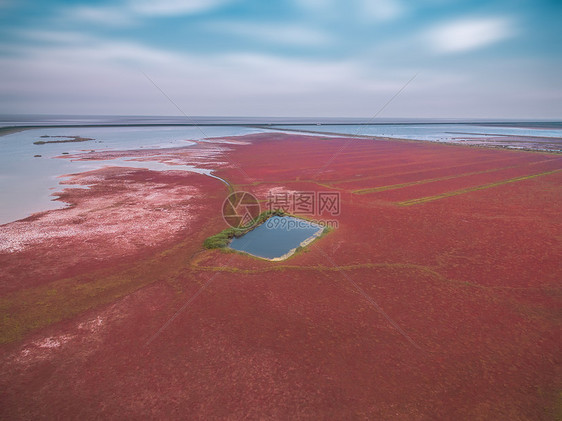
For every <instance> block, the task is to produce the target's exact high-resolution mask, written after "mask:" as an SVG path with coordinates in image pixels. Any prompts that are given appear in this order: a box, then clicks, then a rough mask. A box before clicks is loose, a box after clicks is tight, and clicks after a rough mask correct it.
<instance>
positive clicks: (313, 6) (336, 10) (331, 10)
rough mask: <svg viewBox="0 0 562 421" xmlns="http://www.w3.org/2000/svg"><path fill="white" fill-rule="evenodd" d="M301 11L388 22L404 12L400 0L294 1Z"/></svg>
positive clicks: (337, 17)
mask: <svg viewBox="0 0 562 421" xmlns="http://www.w3.org/2000/svg"><path fill="white" fill-rule="evenodd" d="M294 1H295V3H296V5H297V7H299V8H301V9H302V10H305V11H308V12H312V13H315V14H320V15H321V16H324V17H330V18H336V19H340V18H341V16H342V14H345V15H347V14H349V13H351V15H353V16H354V17H355V19H357V20H358V21H390V20H394V19H396V18H398V17H399V16H401V15H402V14H403V13H404V12H405V8H404V6H403V5H402V1H401V0H294Z"/></svg>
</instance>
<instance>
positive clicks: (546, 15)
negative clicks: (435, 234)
mask: <svg viewBox="0 0 562 421" xmlns="http://www.w3.org/2000/svg"><path fill="white" fill-rule="evenodd" d="M561 18H562V6H561V4H560V2H557V1H540V0H539V1H531V0H511V1H507V0H506V1H501V0H496V1H474V0H471V1H455V2H450V1H447V0H424V1H416V2H413V1H406V0H345V1H344V0H289V1H279V2H277V1H275V2H273V1H272V2H269V1H267V2H266V1H263V0H248V1H243V0H183V1H180V0H160V1H154V0H116V1H111V2H109V1H108V2H103V1H101V2H95V1H90V2H84V1H72V0H57V1H48V2H37V1H30V0H0V74H1V76H2V77H1V78H0V112H1V113H9V114H11V113H47V114H121V115H135V114H144V115H177V114H178V111H177V109H176V108H175V107H174V105H173V104H171V103H170V101H168V100H167V99H166V98H165V97H164V95H162V93H160V92H159V91H158V90H157V89H156V88H155V87H154V86H153V84H152V83H151V82H150V81H149V80H148V79H147V77H145V74H146V75H148V76H149V77H150V78H151V79H152V80H153V81H154V82H155V83H156V84H157V85H158V86H159V87H160V88H161V89H162V90H163V91H164V92H166V93H167V94H168V95H169V96H170V97H171V98H172V99H173V100H174V101H175V102H176V103H177V104H178V105H179V106H180V108H181V109H182V110H183V111H184V112H185V113H186V114H188V115H212V116H221V115H222V116H303V117H304V116H306V117H315V116H318V117H320V116H325V117H330V116H341V117H346V116H349V117H370V116H372V115H373V114H375V113H376V112H377V110H378V109H379V108H380V107H381V106H382V105H383V104H384V103H386V101H387V100H388V99H389V98H391V97H392V96H393V95H394V94H395V93H396V92H397V91H399V90H400V89H401V88H402V87H403V86H404V84H405V83H406V82H407V81H408V80H410V79H411V78H412V77H413V76H414V75H417V77H416V78H415V79H414V81H412V83H410V84H409V85H408V86H407V88H406V89H404V91H403V92H402V93H401V94H400V95H399V96H398V97H397V98H396V99H395V100H394V101H393V102H392V103H391V104H390V105H389V106H388V107H387V108H385V110H384V113H382V114H381V117H385V118H389V117H404V118H411V117H429V118H519V119H558V120H560V118H561V117H562V82H561V80H560V76H559V73H560V68H562V52H561V51H562V49H561V48H560V45H562V30H561V29H560V25H559V22H560V21H561Z"/></svg>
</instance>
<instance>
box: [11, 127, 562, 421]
mask: <svg viewBox="0 0 562 421" xmlns="http://www.w3.org/2000/svg"><path fill="white" fill-rule="evenodd" d="M52 130H57V131H58V130H60V129H52ZM20 133H24V132H20ZM20 133H16V134H14V135H17V134H20ZM59 134H60V133H59ZM84 135H85V133H84ZM131 136H133V135H131ZM92 137H94V138H96V139H99V138H100V137H99V136H92ZM4 138H5V137H4ZM185 140H190V139H189V138H188V137H186V139H185ZM50 146H52V147H61V145H60V144H58V145H43V146H37V147H50ZM147 146H148V145H147ZM68 152H70V155H69V158H64V159H63V158H58V160H59V161H61V162H66V160H67V159H69V160H73V161H72V162H74V163H81V162H84V163H87V162H92V163H93V162H94V161H96V160H103V161H107V160H111V159H115V158H117V159H127V160H131V159H134V160H138V161H143V160H147V161H156V162H161V163H163V162H168V163H171V162H172V161H173V163H175V164H181V165H191V166H194V167H197V168H203V169H208V170H212V171H213V174H215V175H216V176H217V177H219V178H220V179H222V180H226V181H227V182H228V185H227V184H225V183H223V182H222V181H221V180H220V179H216V178H212V177H209V176H208V175H206V174H201V173H196V172H191V171H174V170H173V169H170V170H169V171H162V170H161V169H158V170H153V169H150V168H145V169H142V168H132V167H126V168H125V167H120V166H103V167H101V168H100V167H97V168H92V169H88V170H86V171H75V172H74V173H69V174H70V175H69V176H68V177H67V178H65V180H66V182H69V183H72V185H74V186H87V187H88V188H68V189H63V190H62V191H60V190H59V191H58V193H57V195H58V197H59V200H60V201H61V202H62V203H65V204H66V205H67V207H66V208H64V209H53V210H47V211H44V212H40V213H35V214H33V215H32V216H31V217H29V218H26V219H22V220H19V221H15V222H9V223H6V224H4V225H1V226H0V245H1V248H0V265H1V267H2V268H3V270H2V273H1V274H0V294H1V295H0V308H1V309H2V315H3V317H2V319H1V320H0V340H1V342H2V345H1V347H2V353H1V359H0V373H1V374H2V375H1V376H0V378H1V380H0V385H1V387H2V390H5V391H6V393H5V394H4V397H3V403H4V404H3V405H2V408H3V409H2V413H3V416H4V417H5V418H13V417H17V416H18V415H20V414H26V417H29V418H39V417H47V418H56V417H64V418H76V417H78V416H80V417H87V418H94V417H99V416H102V417H103V416H107V417H123V416H128V417H133V418H140V417H143V416H145V415H146V414H147V413H151V414H155V416H157V417H158V416H164V415H165V414H171V413H175V412H174V411H181V414H182V416H185V417H190V418H201V417H211V418H212V417H217V418H220V417H222V416H224V414H225V412H224V411H227V412H228V414H230V415H231V416H232V417H234V418H243V417H250V418H257V417H259V416H261V415H263V414H271V415H272V416H273V417H279V418H303V417H309V416H311V414H314V416H315V417H317V418H329V417H332V418H333V417H335V418H345V417H346V416H349V414H358V416H365V417H367V418H379V419H388V418H392V417H396V416H397V415H398V416H403V417H404V418H443V419H461V418H464V419H473V418H511V419H513V418H518V419H541V418H554V417H555V413H556V405H557V402H558V399H559V397H558V394H559V386H560V384H559V380H560V376H559V373H560V364H559V362H558V360H559V345H560V343H559V325H560V316H559V311H558V310H559V309H560V307H561V306H562V301H561V299H560V297H561V296H562V294H561V292H562V291H561V285H560V278H561V275H562V273H561V272H560V264H559V263H560V255H561V254H562V246H561V245H560V241H559V239H560V238H561V236H562V228H561V227H562V220H561V215H562V208H561V206H562V205H561V204H562V189H561V186H562V156H560V155H558V154H553V153H546V152H526V151H518V150H503V149H488V148H469V147H465V146H462V145H444V144H440V143H430V142H404V141H399V140H389V139H382V138H372V139H358V138H346V137H341V136H340V137H328V136H322V135H303V134H297V133H281V132H272V131H269V132H266V131H261V132H259V130H256V132H253V133H246V134H242V135H241V136H232V135H224V136H223V137H222V140H218V139H217V140H216V141H215V142H193V144H189V145H188V146H183V147H180V146H179V145H174V147H171V148H154V147H146V148H137V149H134V150H125V149H122V150H117V149H112V148H107V150H102V151H95V152H89V151H80V150H78V151H72V150H69V151H68ZM30 155H31V154H30ZM35 159H36V160H39V159H37V158H35ZM39 161H40V160H39ZM327 162H329V163H330V165H329V166H325V163H327ZM170 166H172V165H170ZM229 186H231V187H232V188H234V189H236V190H241V191H247V192H250V193H252V194H253V195H255V196H256V197H257V198H258V200H259V201H260V203H264V202H265V201H266V200H267V198H268V196H269V195H271V194H272V193H275V194H280V193H287V194H289V195H290V194H294V193H295V192H314V193H319V192H338V193H339V194H340V197H341V212H340V213H339V215H337V216H332V215H319V216H318V217H319V218H321V217H334V218H336V219H337V220H338V222H339V227H338V229H335V230H333V231H332V232H330V234H329V235H326V236H324V237H322V238H321V239H320V240H317V241H315V242H314V243H312V244H311V245H310V246H309V248H308V249H309V252H307V253H297V254H295V255H294V256H293V257H291V259H288V260H286V261H273V262H272V261H268V260H263V259H255V258H253V257H251V256H247V255H244V254H239V253H228V252H225V251H224V250H219V249H214V250H207V249H205V248H204V247H203V242H204V240H205V239H206V238H208V237H209V236H211V235H213V234H214V233H217V232H220V231H221V230H223V229H224V228H225V221H224V219H223V218H222V215H221V211H220V210H221V208H222V205H223V202H224V200H225V198H226V197H227V195H228V194H229V192H230V190H229ZM59 188H60V187H59ZM436 379H437V380H436Z"/></svg>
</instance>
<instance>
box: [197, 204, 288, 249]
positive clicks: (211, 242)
mask: <svg viewBox="0 0 562 421" xmlns="http://www.w3.org/2000/svg"><path fill="white" fill-rule="evenodd" d="M285 215H287V214H286V213H285V212H284V211H282V210H274V211H265V212H262V213H260V214H259V215H258V216H257V217H256V219H255V220H254V221H253V222H252V223H251V224H250V225H247V226H245V227H242V228H233V227H230V228H227V229H225V230H222V231H221V232H219V233H218V234H215V235H211V236H210V237H208V238H206V239H205V241H204V242H203V246H204V247H205V248H206V249H218V248H225V247H227V246H228V244H230V241H231V240H232V239H233V238H235V237H236V238H237V237H241V236H243V235H244V234H246V233H247V232H249V231H251V230H253V229H254V228H256V227H257V226H259V225H261V224H263V223H264V222H265V221H267V220H268V219H269V218H271V217H272V216H285Z"/></svg>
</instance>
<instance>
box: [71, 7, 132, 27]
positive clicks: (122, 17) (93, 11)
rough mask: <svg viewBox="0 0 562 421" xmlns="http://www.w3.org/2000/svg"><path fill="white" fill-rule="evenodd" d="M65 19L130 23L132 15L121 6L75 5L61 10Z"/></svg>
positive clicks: (121, 24) (100, 22)
mask: <svg viewBox="0 0 562 421" xmlns="http://www.w3.org/2000/svg"><path fill="white" fill-rule="evenodd" d="M63 17H64V19H65V20H70V21H73V20H78V21H83V22H90V23H96V24H103V25H108V26H124V25H127V26H128V25H132V24H134V23H135V22H136V19H135V18H134V16H133V15H132V14H131V13H130V12H129V11H128V10H126V9H125V8H123V7H122V6H97V7H94V6H77V7H74V8H70V9H65V10H64V11H63Z"/></svg>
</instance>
